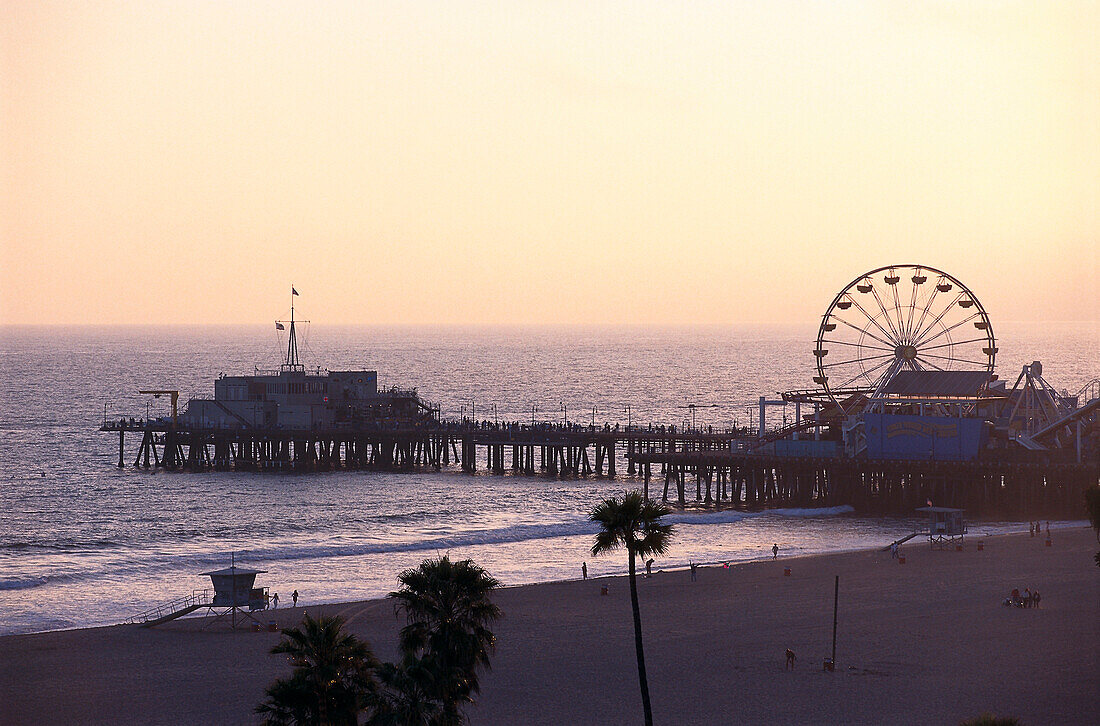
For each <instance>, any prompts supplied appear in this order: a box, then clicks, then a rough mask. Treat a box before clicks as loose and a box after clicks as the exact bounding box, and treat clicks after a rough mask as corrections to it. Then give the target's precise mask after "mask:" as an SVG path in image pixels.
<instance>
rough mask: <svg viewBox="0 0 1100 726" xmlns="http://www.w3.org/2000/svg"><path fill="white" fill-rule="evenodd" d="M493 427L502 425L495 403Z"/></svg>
mask: <svg viewBox="0 0 1100 726" xmlns="http://www.w3.org/2000/svg"><path fill="white" fill-rule="evenodd" d="M493 425H494V426H499V425H500V422H499V421H497V405H496V404H495V403H494V404H493Z"/></svg>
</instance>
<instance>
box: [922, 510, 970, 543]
mask: <svg viewBox="0 0 1100 726" xmlns="http://www.w3.org/2000/svg"><path fill="white" fill-rule="evenodd" d="M917 511H918V512H925V513H927V514H928V524H926V525H925V529H924V530H922V531H921V532H920V534H927V535H928V542H929V544H931V545H932V549H934V550H944V549H950V548H951V547H953V546H961V545H962V543H963V537H964V536H965V535H966V520H965V519H963V516H962V513H963V510H961V509H953V508H951V507H932V506H928V507H920V508H919V509H917Z"/></svg>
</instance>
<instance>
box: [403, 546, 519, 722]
mask: <svg viewBox="0 0 1100 726" xmlns="http://www.w3.org/2000/svg"><path fill="white" fill-rule="evenodd" d="M398 580H399V581H400V582H401V589H400V590H398V591H397V592H391V593H390V597H392V598H394V599H396V601H397V604H396V610H397V611H398V612H404V613H405V617H406V621H407V624H406V625H405V627H404V628H402V629H401V635H400V645H401V650H402V651H403V652H404V654H405V657H406V661H407V662H408V661H409V659H413V660H415V659H419V660H421V661H422V666H423V667H426V668H428V669H429V670H430V671H431V673H432V677H433V679H432V683H431V689H432V690H433V691H434V693H435V695H436V697H437V698H438V700H439V701H440V702H441V704H442V707H443V712H442V716H441V721H440V722H441V723H444V724H458V723H461V722H462V721H463V717H462V714H461V712H460V711H459V707H460V704H461V703H463V702H470V701H472V700H473V698H472V696H473V694H475V693H477V692H478V691H479V689H480V684H479V682H478V676H477V670H478V668H480V667H482V666H484V667H486V668H489V667H490V663H489V653H490V652H491V651H492V650H493V647H494V645H495V644H496V636H495V635H493V631H491V630H490V629H489V626H490V625H491V624H492V623H493V621H495V620H496V619H497V618H499V617H500V616H501V611H500V608H498V607H497V606H496V605H494V604H493V602H492V601H491V600H490V595H491V593H492V591H493V590H495V589H496V588H498V587H500V583H499V582H498V581H497V580H496V579H495V578H494V577H492V576H491V575H489V573H487V572H486V571H485V570H484V569H483V568H481V567H479V566H478V565H476V564H474V562H473V561H471V560H459V561H457V562H452V561H451V560H450V558H448V557H447V556H446V555H444V556H442V557H439V558H437V559H429V560H425V561H424V562H422V563H420V565H419V566H418V567H414V568H412V569H409V570H405V571H404V572H402V573H401V574H400V575H398Z"/></svg>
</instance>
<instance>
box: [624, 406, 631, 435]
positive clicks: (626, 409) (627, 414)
mask: <svg viewBox="0 0 1100 726" xmlns="http://www.w3.org/2000/svg"><path fill="white" fill-rule="evenodd" d="M624 410H625V411H626V428H627V429H628V430H629V429H630V404H629V403H628V404H626V408H625V409H624Z"/></svg>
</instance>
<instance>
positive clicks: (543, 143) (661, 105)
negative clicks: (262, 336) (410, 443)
mask: <svg viewBox="0 0 1100 726" xmlns="http://www.w3.org/2000/svg"><path fill="white" fill-rule="evenodd" d="M1098 36H1100V3H1098V2H1056V3H1052V2H1047V1H1045V0H1036V1H1034V2H1010V1H1008V0H1005V1H1003V2H978V1H975V2H962V1H946V0H944V1H939V2H937V1H934V0H933V1H930V2H924V3H919V2H911V1H906V2H804V1H800V2H782V1H775V2H749V1H747V0H746V1H744V2H738V1H736V0H725V1H723V2H701V1H699V2H670V1H660V2H602V3H592V2H567V1H565V0H555V1H554V2H545V3H543V2H535V1H530V2H520V3H516V2H487V3H481V2H477V3H475V2H438V3H434V2H389V3H374V2H348V3H338V2H319V3H318V2H301V3H298V2H285V1H283V2H280V1H278V0H271V1H266V2H227V1H221V0H219V1H217V2H159V1H156V0H143V1H142V2H140V3H135V2H118V3H114V2H80V3H76V2H60V3H55V2H43V1H41V0H35V1H33V2H23V1H21V0H5V2H3V3H0V324H12V323H16V324H62V323H63V324H86V323H87V324H90V323H99V324H104V323H154V324H173V323H207V322H210V323H258V322H265V321H270V320H273V319H274V318H276V317H279V316H281V315H282V314H284V312H285V310H286V309H287V307H288V297H287V296H288V293H289V287H290V285H291V284H293V285H294V286H295V287H296V288H297V289H298V291H299V292H300V293H301V296H300V297H299V298H298V300H299V302H300V305H301V306H302V307H303V308H304V309H306V310H308V312H309V314H310V317H311V319H312V321H313V322H314V323H325V324H347V323H372V324H374V323H385V324H389V323H393V324H559V323H560V324H578V323H582V324H583V323H598V324H604V323H607V324H624V323H625V324H641V325H650V324H669V323H706V324H736V323H742V322H805V321H814V320H817V319H819V318H820V316H821V314H822V313H823V312H824V310H825V308H826V307H827V306H828V304H829V302H830V301H831V300H832V297H833V295H835V294H836V293H837V292H838V291H839V290H840V289H842V288H843V287H845V286H846V285H847V284H848V283H849V282H850V281H852V280H853V279H854V278H856V277H858V276H859V275H860V274H861V273H863V272H865V271H868V270H871V269H874V268H877V267H881V266H884V265H889V264H895V263H896V264H901V263H919V264H924V265H929V266H932V267H935V268H939V269H942V270H945V271H947V272H949V273H951V274H952V275H954V276H955V277H957V278H958V279H960V280H961V281H962V282H964V283H965V284H966V285H967V286H969V287H970V288H971V289H972V290H973V291H974V293H975V294H976V295H977V297H978V298H979V299H980V300H981V302H982V303H983V304H984V306H985V308H986V309H987V311H988V312H989V314H990V317H991V318H992V319H993V320H994V322H996V321H997V320H1024V321H1044V320H1082V321H1085V320H1087V321H1095V320H1098V319H1100V293H1098V292H1097V290H1098V287H1100V285H1098V283H1100V262H1098V258H1100V253H1098V252H1097V248H1098V247H1100V43H1098V42H1097V37H1098ZM1093 327H1094V329H1095V326H1093Z"/></svg>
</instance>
